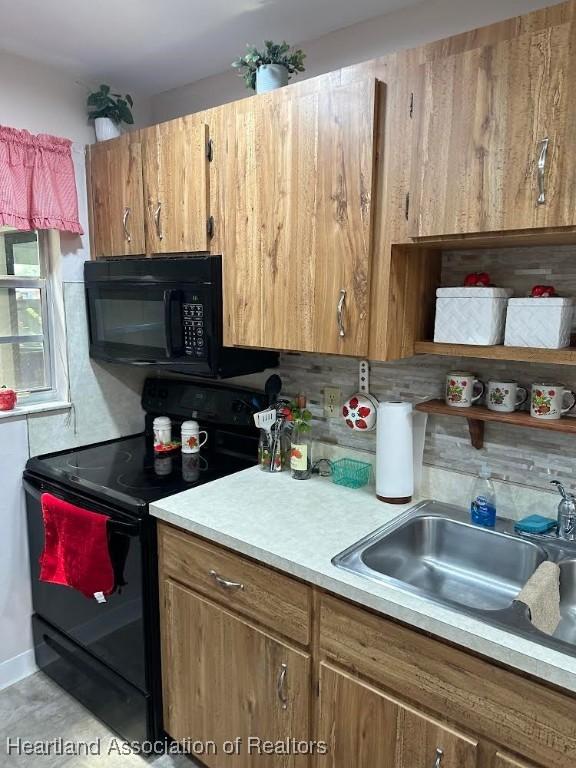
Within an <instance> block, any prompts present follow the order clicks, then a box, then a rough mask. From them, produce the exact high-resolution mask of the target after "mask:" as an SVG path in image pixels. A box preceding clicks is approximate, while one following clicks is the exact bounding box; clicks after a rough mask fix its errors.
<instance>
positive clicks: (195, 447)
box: [182, 421, 208, 453]
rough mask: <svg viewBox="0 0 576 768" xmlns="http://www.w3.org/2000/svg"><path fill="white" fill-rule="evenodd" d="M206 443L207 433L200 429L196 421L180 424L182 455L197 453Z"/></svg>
mask: <svg viewBox="0 0 576 768" xmlns="http://www.w3.org/2000/svg"><path fill="white" fill-rule="evenodd" d="M202 435H204V437H203V438H202V437H201V436H202ZM207 441H208V433H207V432H205V431H204V430H201V429H200V426H199V425H198V422H197V421H184V422H182V453H198V451H199V450H200V448H202V446H203V445H206V443H207Z"/></svg>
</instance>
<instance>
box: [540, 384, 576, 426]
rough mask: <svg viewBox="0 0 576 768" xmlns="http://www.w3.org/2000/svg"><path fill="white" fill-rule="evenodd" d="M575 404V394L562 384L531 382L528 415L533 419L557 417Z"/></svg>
mask: <svg viewBox="0 0 576 768" xmlns="http://www.w3.org/2000/svg"><path fill="white" fill-rule="evenodd" d="M567 403H569V404H568V405H567ZM575 405H576V395H575V394H574V392H572V390H570V389H566V387H565V386H564V385H563V384H546V383H544V384H532V396H531V398H530V416H532V417H534V418H535V419H547V420H552V419H559V418H561V417H562V416H563V415H564V414H565V413H568V411H571V410H572V408H574V406H575Z"/></svg>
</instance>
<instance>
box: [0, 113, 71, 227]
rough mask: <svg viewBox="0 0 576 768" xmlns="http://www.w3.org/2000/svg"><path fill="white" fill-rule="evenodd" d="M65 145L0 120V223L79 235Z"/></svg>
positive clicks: (46, 136) (62, 142)
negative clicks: (0, 122) (3, 123)
mask: <svg viewBox="0 0 576 768" xmlns="http://www.w3.org/2000/svg"><path fill="white" fill-rule="evenodd" d="M71 144H72V142H71V141H69V139H60V138H58V137H56V136H49V135H48V134H38V135H36V136H35V135H33V134H31V133H29V132H28V131H19V130H16V129H15V128H7V127H4V126H1V125H0V225H3V226H7V227H15V228H16V229H21V230H31V229H59V230H61V231H63V232H76V233H78V234H80V235H81V234H83V231H82V227H81V226H80V222H79V220H78V195H77V192H76V179H75V178H74V165H73V163H72V152H71V149H70V147H71Z"/></svg>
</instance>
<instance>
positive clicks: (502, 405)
mask: <svg viewBox="0 0 576 768" xmlns="http://www.w3.org/2000/svg"><path fill="white" fill-rule="evenodd" d="M526 400H528V390H526V389H525V388H524V387H521V386H519V384H518V382H517V381H492V380H491V381H489V382H488V395H487V397H486V405H487V407H488V409H489V410H490V411H499V412H500V413H513V412H514V411H515V410H516V408H520V406H521V405H523V404H524V403H525V402H526Z"/></svg>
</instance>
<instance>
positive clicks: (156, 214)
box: [154, 202, 164, 240]
mask: <svg viewBox="0 0 576 768" xmlns="http://www.w3.org/2000/svg"><path fill="white" fill-rule="evenodd" d="M161 213H162V203H160V202H159V203H158V205H157V206H156V210H155V211H154V221H155V223H156V234H157V235H158V240H162V239H163V237H164V234H163V232H162V225H161V224H160V215H161Z"/></svg>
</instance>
